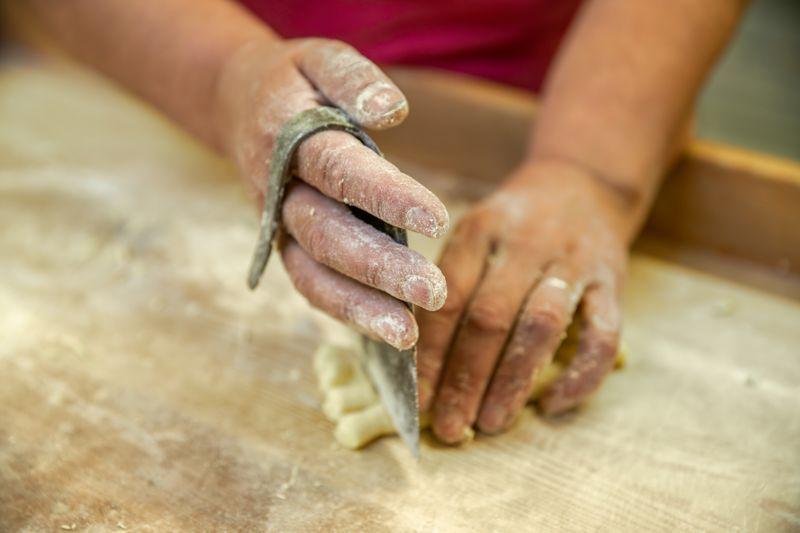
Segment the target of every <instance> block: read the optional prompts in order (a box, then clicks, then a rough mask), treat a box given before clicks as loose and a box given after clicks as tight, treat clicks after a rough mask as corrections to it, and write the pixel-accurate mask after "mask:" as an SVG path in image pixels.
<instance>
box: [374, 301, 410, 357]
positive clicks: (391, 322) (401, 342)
mask: <svg viewBox="0 0 800 533" xmlns="http://www.w3.org/2000/svg"><path fill="white" fill-rule="evenodd" d="M368 327H369V330H370V331H372V332H374V333H375V334H376V335H378V336H379V337H380V338H381V339H382V340H383V341H385V342H386V343H387V344H389V345H391V346H393V347H395V348H397V349H398V350H408V349H409V348H412V347H413V346H414V345H415V344H416V343H417V340H418V338H419V329H418V327H417V322H416V320H414V315H412V314H411V312H410V311H409V310H408V309H403V310H402V311H401V312H400V313H395V312H391V313H386V314H383V315H380V316H377V317H374V318H373V319H372V320H371V321H370V323H369V326H368Z"/></svg>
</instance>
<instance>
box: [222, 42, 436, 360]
mask: <svg viewBox="0 0 800 533" xmlns="http://www.w3.org/2000/svg"><path fill="white" fill-rule="evenodd" d="M218 94H219V98H218V99H219V106H218V109H217V115H218V123H219V131H220V136H221V141H220V144H222V145H223V146H225V147H226V150H227V152H228V153H229V154H230V155H231V156H232V157H233V159H234V161H235V162H236V163H237V165H238V167H239V169H240V171H241V173H242V175H243V177H244V179H245V181H246V182H247V184H248V185H249V186H250V188H251V190H252V191H253V193H254V195H255V196H256V197H257V198H258V200H259V201H263V196H264V194H265V192H266V185H267V184H266V178H267V171H268V168H269V157H270V154H271V152H272V146H273V144H274V142H275V139H276V137H277V135H278V133H279V131H280V129H281V127H282V126H283V124H284V123H285V122H286V121H287V120H288V119H289V118H291V117H292V116H294V115H295V114H296V113H298V112H300V111H304V110H307V109H310V108H313V107H316V106H320V105H335V106H338V107H340V108H341V109H343V110H344V111H346V112H347V113H348V115H350V117H352V118H353V120H355V121H356V122H357V123H358V124H359V125H361V126H363V127H365V128H373V129H384V128H388V127H391V126H393V125H396V124H398V123H400V122H401V121H402V120H403V119H404V118H405V116H406V114H407V113H408V104H407V102H406V99H405V97H404V96H403V94H402V93H401V92H400V90H399V89H397V87H396V86H395V85H394V84H393V83H392V82H391V81H390V80H389V79H388V78H387V77H386V76H385V75H384V74H383V73H382V72H381V71H380V70H379V69H378V68H377V67H376V66H375V65H374V64H372V63H371V62H370V61H368V60H367V59H365V58H364V57H363V56H361V55H360V54H358V52H356V51H355V50H354V49H353V48H352V47H350V46H348V45H346V44H343V43H340V42H336V41H328V40H324V39H301V40H296V41H278V42H276V41H271V40H270V41H266V40H265V41H260V40H256V41H252V42H249V43H247V44H245V45H244V46H242V47H241V49H240V50H238V52H236V53H235V54H233V55H232V56H231V58H230V59H229V60H228V62H227V63H226V65H225V68H224V69H223V70H222V74H221V75H220V79H219V80H218ZM294 173H295V176H296V177H298V178H299V179H300V180H301V181H298V182H296V183H294V184H293V186H291V187H289V188H288V190H287V193H286V198H285V200H284V204H283V212H282V217H283V221H284V229H285V235H284V237H283V239H282V240H281V252H282V256H283V259H284V264H285V265H286V268H287V270H288V272H289V274H290V276H291V278H292V281H293V282H294V284H295V286H296V287H297V289H298V290H299V291H300V292H301V293H302V294H303V295H304V296H305V297H306V298H308V299H309V301H310V302H311V303H312V305H315V306H316V307H318V308H320V309H322V310H323V311H325V312H327V313H328V314H330V315H332V316H334V317H335V318H338V319H340V320H343V321H345V322H347V323H349V324H350V325H352V326H353V327H355V328H356V329H358V330H359V331H361V332H363V333H366V334H368V335H370V336H372V337H376V338H379V339H382V340H385V341H386V342H388V343H389V344H392V345H393V346H395V347H398V348H408V347H410V346H412V345H413V344H414V343H415V342H416V340H417V335H418V330H417V325H416V322H415V321H414V317H413V315H412V314H411V313H410V312H409V311H408V310H407V309H406V307H405V306H404V305H403V303H402V301H405V302H410V303H412V304H415V305H417V306H420V307H422V308H424V309H428V310H431V311H433V310H436V309H438V308H440V307H441V306H442V305H443V303H444V300H445V297H446V294H447V292H446V291H447V286H446V283H445V281H444V277H443V275H442V273H441V271H440V270H439V269H438V268H437V267H436V266H435V265H433V264H432V263H430V262H428V261H427V260H426V259H425V258H423V257H422V256H421V255H419V254H418V253H416V252H414V251H412V250H409V249H408V248H406V247H403V246H400V245H398V244H396V243H395V242H393V241H392V240H391V239H390V238H389V237H388V236H386V235H384V234H382V233H381V232H379V231H378V230H376V229H374V228H372V227H371V226H369V225H368V224H366V223H364V222H362V221H360V220H359V219H357V218H356V217H355V216H354V215H353V214H352V213H351V212H350V211H349V210H348V209H347V208H346V207H345V205H343V204H347V205H352V206H355V207H358V208H360V209H362V210H364V211H367V212H368V213H371V214H372V215H375V216H376V217H378V218H380V219H382V220H384V221H385V222H388V223H389V224H392V225H394V226H398V227H401V228H405V229H408V230H411V231H416V232H419V233H422V234H424V235H427V236H429V237H438V236H440V235H442V234H443V233H444V232H445V231H446V230H447V227H448V215H447V210H446V209H445V207H444V205H443V204H442V203H441V202H440V201H439V199H438V198H436V196H435V195H434V194H433V193H431V192H430V191H428V190H427V189H426V188H425V187H423V186H422V185H420V184H419V183H417V182H416V181H415V180H413V179H412V178H411V177H409V176H407V175H405V174H404V173H402V172H400V171H399V170H398V169H397V167H395V166H394V165H392V164H391V163H389V162H388V161H386V160H384V159H382V158H381V157H380V156H378V155H376V154H375V153H373V152H372V151H371V150H369V149H368V148H366V147H365V146H363V145H362V144H361V142H359V141H358V140H357V139H356V138H355V137H353V136H351V135H349V134H347V133H344V132H340V131H324V132H320V133H317V134H315V135H312V136H311V137H309V138H308V139H307V140H305V141H304V142H303V143H302V144H301V145H300V147H299V148H298V151H297V154H296V160H295V168H294ZM401 300H402V301H401Z"/></svg>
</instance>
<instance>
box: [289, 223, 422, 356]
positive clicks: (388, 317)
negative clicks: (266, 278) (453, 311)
mask: <svg viewBox="0 0 800 533" xmlns="http://www.w3.org/2000/svg"><path fill="white" fill-rule="evenodd" d="M281 256H282V257H283V263H284V265H285V266H286V271H287V272H288V273H289V277H290V278H291V280H292V283H293V284H294V286H295V287H296V288H297V290H298V291H299V292H300V294H302V295H303V296H305V297H306V298H307V299H308V301H309V303H311V305H313V306H314V307H316V308H318V309H320V310H322V311H323V312H325V313H327V314H329V315H331V316H332V317H334V318H336V319H338V320H341V321H343V322H346V323H348V324H350V325H351V326H353V327H354V328H355V329H357V330H358V331H361V332H362V333H365V334H367V335H369V336H370V337H373V338H376V339H382V340H384V341H385V342H387V343H389V344H391V345H392V346H394V347H395V348H397V349H399V350H405V349H408V348H410V347H412V346H413V345H414V343H415V342H417V336H418V331H417V324H416V322H415V321H414V316H413V315H412V314H411V311H409V310H408V308H407V307H406V306H405V305H404V304H403V303H402V302H400V301H399V300H396V299H394V298H392V297H390V296H388V295H386V294H384V293H382V292H380V291H378V290H376V289H372V288H370V287H367V286H365V285H362V284H360V283H358V282H357V281H354V280H352V279H350V278H347V277H345V276H343V275H341V274H339V273H337V272H334V271H333V270H331V269H330V268H328V267H326V266H325V265H321V264H319V263H317V262H316V261H314V259H313V258H312V257H311V256H310V255H308V254H307V253H306V252H305V250H303V249H302V248H301V247H300V245H299V244H298V243H297V242H296V241H295V240H294V239H292V238H291V237H285V238H284V242H283V243H282V245H281Z"/></svg>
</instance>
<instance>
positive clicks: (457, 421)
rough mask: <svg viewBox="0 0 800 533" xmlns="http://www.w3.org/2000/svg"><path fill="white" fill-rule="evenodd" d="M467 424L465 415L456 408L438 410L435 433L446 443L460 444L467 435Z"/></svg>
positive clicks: (434, 423)
mask: <svg viewBox="0 0 800 533" xmlns="http://www.w3.org/2000/svg"><path fill="white" fill-rule="evenodd" d="M466 429H467V425H466V423H465V421H464V416H463V415H462V414H461V413H460V412H458V411H455V410H447V411H444V412H440V411H438V410H437V412H436V413H435V415H434V420H433V434H434V435H436V438H437V439H439V440H440V441H442V442H443V443H445V444H450V445H456V444H460V443H461V442H462V441H464V440H465V439H466V437H467V434H468V431H466Z"/></svg>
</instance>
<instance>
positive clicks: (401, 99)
mask: <svg viewBox="0 0 800 533" xmlns="http://www.w3.org/2000/svg"><path fill="white" fill-rule="evenodd" d="M349 107H350V109H349V112H350V114H351V115H352V117H353V119H354V120H355V121H356V122H358V123H359V124H360V125H361V126H364V127H365V128H369V129H374V130H385V129H388V128H391V127H394V126H397V125H398V124H400V123H401V122H403V121H404V120H405V119H406V117H407V116H408V111H409V108H408V100H406V97H405V96H404V95H403V93H402V92H400V89H398V88H397V87H396V86H395V85H394V84H393V83H391V82H389V81H387V80H376V81H374V82H372V83H370V84H369V85H367V86H366V87H364V88H363V89H361V91H360V92H358V94H357V95H356V97H355V102H354V103H353V105H352V106H349ZM346 110H347V109H346Z"/></svg>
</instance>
